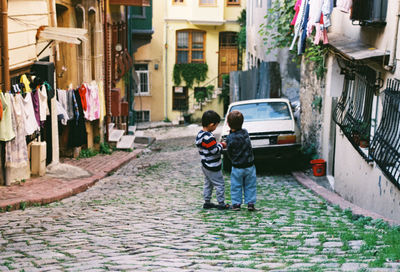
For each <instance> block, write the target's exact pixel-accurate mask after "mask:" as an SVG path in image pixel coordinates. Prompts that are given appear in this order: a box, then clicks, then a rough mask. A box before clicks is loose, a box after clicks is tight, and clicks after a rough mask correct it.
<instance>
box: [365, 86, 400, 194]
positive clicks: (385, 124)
mask: <svg viewBox="0 0 400 272" xmlns="http://www.w3.org/2000/svg"><path fill="white" fill-rule="evenodd" d="M386 86H387V87H386V90H385V92H384V98H383V99H384V101H383V111H382V118H381V122H380V124H379V127H378V129H377V130H376V133H375V136H374V139H373V141H372V143H371V148H370V152H371V157H372V158H373V159H374V160H375V162H376V164H377V165H378V166H379V167H380V168H381V170H382V171H383V173H385V175H386V176H387V177H388V178H389V180H390V181H391V182H392V183H393V184H394V185H395V186H397V188H399V189H400V81H397V80H390V79H389V80H388V82H387V85H386Z"/></svg>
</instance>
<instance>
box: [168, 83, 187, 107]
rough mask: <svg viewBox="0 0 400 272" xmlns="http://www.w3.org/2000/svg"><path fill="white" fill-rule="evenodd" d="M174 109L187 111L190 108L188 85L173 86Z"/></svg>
mask: <svg viewBox="0 0 400 272" xmlns="http://www.w3.org/2000/svg"><path fill="white" fill-rule="evenodd" d="M172 93H173V95H172V110H177V111H187V110H188V108H189V96H188V88H187V87H178V86H175V87H172Z"/></svg>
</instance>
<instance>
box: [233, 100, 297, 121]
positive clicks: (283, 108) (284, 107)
mask: <svg viewBox="0 0 400 272" xmlns="http://www.w3.org/2000/svg"><path fill="white" fill-rule="evenodd" d="M233 110H238V111H240V112H241V113H242V114H243V116H244V119H245V120H246V122H254V121H274V120H291V119H292V116H291V115H290V111H289V108H288V104H287V103H285V102H266V103H252V104H244V105H237V106H234V107H232V109H231V111H233Z"/></svg>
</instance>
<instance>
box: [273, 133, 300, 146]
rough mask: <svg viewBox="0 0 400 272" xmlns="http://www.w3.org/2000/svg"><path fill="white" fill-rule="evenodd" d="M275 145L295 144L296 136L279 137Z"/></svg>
mask: <svg viewBox="0 0 400 272" xmlns="http://www.w3.org/2000/svg"><path fill="white" fill-rule="evenodd" d="M276 143H277V144H293V143H296V135H279V136H278V140H277V142H276Z"/></svg>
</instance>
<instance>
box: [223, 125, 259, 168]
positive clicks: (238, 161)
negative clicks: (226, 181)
mask: <svg viewBox="0 0 400 272" xmlns="http://www.w3.org/2000/svg"><path fill="white" fill-rule="evenodd" d="M226 146H227V149H228V156H229V158H230V160H231V162H232V166H233V167H236V168H247V167H250V166H252V165H254V155H253V149H252V148H251V142H250V137H249V133H248V132H247V130H245V129H240V130H237V131H235V132H232V131H231V132H230V133H229V135H228V137H226Z"/></svg>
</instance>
